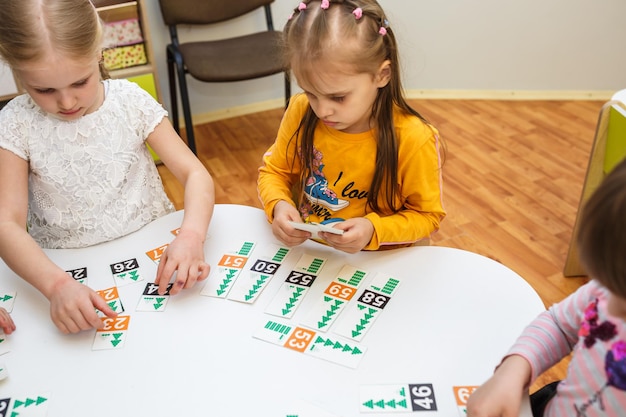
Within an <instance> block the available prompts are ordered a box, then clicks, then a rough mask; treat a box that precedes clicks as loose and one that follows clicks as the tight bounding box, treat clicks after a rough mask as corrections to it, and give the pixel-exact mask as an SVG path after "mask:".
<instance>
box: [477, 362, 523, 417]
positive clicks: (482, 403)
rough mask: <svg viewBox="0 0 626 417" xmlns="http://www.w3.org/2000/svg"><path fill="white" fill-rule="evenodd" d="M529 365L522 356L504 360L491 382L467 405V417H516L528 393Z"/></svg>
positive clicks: (490, 379) (480, 389)
mask: <svg viewBox="0 0 626 417" xmlns="http://www.w3.org/2000/svg"><path fill="white" fill-rule="evenodd" d="M530 373H531V369H530V364H529V363H528V362H527V361H526V359H524V358H522V357H521V356H517V355H513V356H509V357H507V358H506V359H505V360H504V361H503V362H502V364H500V366H499V367H498V369H497V370H496V372H495V373H494V374H493V376H492V377H491V378H489V379H488V380H487V382H485V383H484V384H483V385H482V386H480V387H479V388H478V389H477V390H476V391H474V392H473V393H472V395H471V396H470V397H469V399H468V401H467V417H517V416H518V415H519V412H520V408H521V404H522V398H523V396H524V395H527V393H528V383H529V380H530Z"/></svg>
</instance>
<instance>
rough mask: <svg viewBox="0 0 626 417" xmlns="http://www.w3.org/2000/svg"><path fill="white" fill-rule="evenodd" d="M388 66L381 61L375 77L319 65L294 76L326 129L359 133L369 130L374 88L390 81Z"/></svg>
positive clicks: (374, 93)
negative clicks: (305, 75) (305, 74)
mask: <svg viewBox="0 0 626 417" xmlns="http://www.w3.org/2000/svg"><path fill="white" fill-rule="evenodd" d="M389 65H390V63H389V61H385V62H383V63H382V64H381V65H380V67H379V69H378V71H377V72H376V74H374V75H372V74H369V73H358V74H357V73H355V72H354V71H350V70H351V69H350V68H349V67H346V66H345V65H344V66H340V65H333V64H330V65H328V63H327V62H319V63H316V64H314V65H312V67H311V68H310V69H308V72H307V75H308V76H307V77H298V74H297V72H296V71H295V70H294V73H295V75H296V79H297V80H298V85H300V87H301V88H302V89H303V90H304V92H305V93H306V95H307V97H308V98H309V102H310V104H311V108H312V109H313V111H314V112H315V114H316V115H317V117H318V118H319V119H320V120H321V121H322V122H323V123H324V124H325V125H326V126H328V127H330V128H333V129H336V130H340V131H342V132H345V133H362V132H367V131H368V130H370V129H371V128H372V126H371V125H370V118H371V115H372V105H373V104H374V100H375V99H376V96H377V94H378V89H379V88H382V87H384V86H386V85H387V83H388V82H389V79H390V73H391V71H390V67H389Z"/></svg>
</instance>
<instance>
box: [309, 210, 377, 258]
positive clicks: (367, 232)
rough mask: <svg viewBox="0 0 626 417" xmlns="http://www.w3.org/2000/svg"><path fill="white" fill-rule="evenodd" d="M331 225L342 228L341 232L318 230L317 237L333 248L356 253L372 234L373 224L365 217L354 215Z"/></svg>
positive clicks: (368, 241)
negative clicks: (340, 233) (338, 233)
mask: <svg viewBox="0 0 626 417" xmlns="http://www.w3.org/2000/svg"><path fill="white" fill-rule="evenodd" d="M332 226H333V227H334V228H336V229H340V230H343V234H342V235H336V234H333V233H328V232H319V233H318V235H319V237H321V238H322V239H324V240H325V241H326V242H327V243H328V244H329V245H330V246H332V247H333V248H335V249H337V250H340V251H343V252H347V253H356V252H358V251H360V250H362V249H363V248H364V247H366V246H367V244H368V243H370V240H372V236H374V225H373V224H372V222H370V221H369V220H367V219H366V218H365V217H355V218H353V219H348V220H346V221H343V222H340V223H333V224H332Z"/></svg>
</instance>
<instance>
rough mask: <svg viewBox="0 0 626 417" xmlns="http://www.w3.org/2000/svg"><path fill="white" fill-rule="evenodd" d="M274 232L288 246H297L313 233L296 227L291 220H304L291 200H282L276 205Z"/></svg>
mask: <svg viewBox="0 0 626 417" xmlns="http://www.w3.org/2000/svg"><path fill="white" fill-rule="evenodd" d="M273 217H274V221H273V222H272V233H273V234H274V236H275V237H276V239H278V240H280V241H281V242H282V243H284V244H285V245H287V246H297V245H299V244H301V243H302V242H304V241H306V240H307V239H309V238H310V237H311V233H309V232H305V231H303V230H298V229H296V228H294V227H293V226H292V225H291V224H290V222H302V218H301V217H300V213H299V212H298V210H297V209H296V208H295V207H294V206H293V205H292V204H291V203H289V202H287V201H285V200H280V201H279V202H277V203H276V205H275V206H274V213H273Z"/></svg>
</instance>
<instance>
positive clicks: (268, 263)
mask: <svg viewBox="0 0 626 417" xmlns="http://www.w3.org/2000/svg"><path fill="white" fill-rule="evenodd" d="M259 249H261V248H259ZM259 249H257V252H258V251H259ZM288 254H289V249H288V248H284V247H281V246H278V245H274V244H268V245H264V246H263V248H262V253H260V254H259V256H258V258H257V259H255V260H254V261H253V262H252V265H251V266H250V269H247V270H245V271H242V272H241V273H240V274H239V277H238V278H237V281H236V282H235V284H234V286H233V288H232V290H231V291H230V293H229V294H228V299H229V300H234V301H241V302H243V303H249V304H251V303H253V302H254V301H255V300H256V299H257V298H258V297H259V295H260V294H261V291H263V289H264V288H265V287H266V286H267V284H268V283H269V282H270V280H271V279H272V277H273V276H274V275H275V274H276V271H278V268H280V266H281V265H282V263H283V262H284V260H285V258H286V257H287V255H288ZM255 255H256V252H255Z"/></svg>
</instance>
